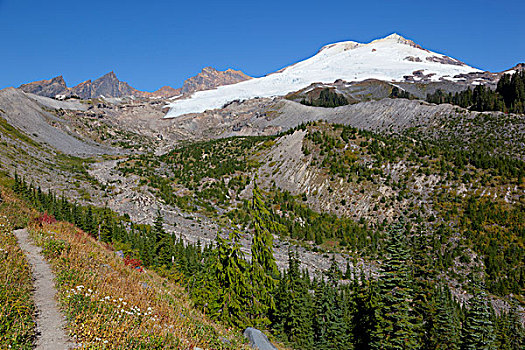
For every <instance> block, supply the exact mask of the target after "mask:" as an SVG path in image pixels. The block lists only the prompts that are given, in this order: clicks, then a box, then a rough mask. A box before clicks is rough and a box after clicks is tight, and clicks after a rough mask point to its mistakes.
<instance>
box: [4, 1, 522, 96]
mask: <svg viewBox="0 0 525 350" xmlns="http://www.w3.org/2000/svg"><path fill="white" fill-rule="evenodd" d="M524 5H525V4H524V3H523V0H516V1H514V0H512V1H510V0H509V1H504V0H503V1H487V0H477V1H471V0H467V1H462V0H459V1H458V0H456V1H451V0H441V1H362V0H361V1H351V0H346V1H335V0H334V1H319V0H318V1H285V0H281V1H274V0H264V1H249V0H245V1H226V0H225V1H188V0H185V1H159V0H149V1H144V0H142V1H136V0H127V1H121V0H105V1H99V0H93V1H79V0H77V1H71V0H68V1H62V0H49V1H40V0H32V1H29V0H0V33H1V34H0V38H1V47H2V49H1V50H0V88H4V87H7V86H18V85H20V84H22V83H25V82H29V81H34V80H41V79H49V78H51V77H54V76H57V75H63V76H64V78H65V80H66V82H67V84H68V86H73V85H75V84H78V83H79V82H81V81H84V80H87V79H95V78H97V77H99V76H101V75H103V74H105V73H107V72H109V71H111V70H113V71H115V73H116V74H117V76H118V77H119V79H121V80H124V81H127V82H129V83H130V84H131V85H132V86H134V87H136V88H137V89H140V90H148V91H152V90H155V89H157V88H160V87H161V86H163V85H171V86H173V87H179V86H181V85H182V82H183V81H184V79H186V78H188V77H190V76H193V75H195V74H197V73H198V72H199V71H200V70H201V69H202V68H203V67H205V66H213V67H215V68H217V69H227V68H230V67H231V68H235V69H241V70H242V71H244V72H245V73H247V74H249V75H251V76H262V75H265V74H268V73H271V72H273V71H275V70H277V69H280V68H282V67H284V66H287V65H289V64H291V63H294V62H297V61H300V60H302V59H305V58H307V57H309V56H312V55H313V54H315V53H316V52H317V50H318V49H319V48H320V47H321V46H323V45H325V44H328V43H332V42H337V41H343V40H354V41H360V42H368V41H370V40H373V39H375V38H378V37H384V36H386V35H388V34H390V33H392V32H397V33H399V34H401V35H403V36H405V37H406V38H409V39H412V40H414V41H415V42H416V43H418V44H420V45H422V46H423V47H425V48H428V49H431V50H433V51H437V52H440V53H444V54H447V55H450V56H452V57H455V58H458V59H460V60H462V61H464V62H466V63H468V64H470V65H472V66H474V67H477V68H481V69H486V70H490V71H501V70H504V69H507V68H510V67H512V66H514V65H515V64H516V63H518V62H525V24H524V23H525V21H524V20H523V13H524V12H525V6H524Z"/></svg>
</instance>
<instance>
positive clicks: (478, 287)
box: [461, 280, 496, 350]
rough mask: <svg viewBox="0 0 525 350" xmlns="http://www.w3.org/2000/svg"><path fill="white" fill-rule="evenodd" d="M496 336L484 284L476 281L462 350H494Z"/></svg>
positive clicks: (465, 325) (470, 301)
mask: <svg viewBox="0 0 525 350" xmlns="http://www.w3.org/2000/svg"><path fill="white" fill-rule="evenodd" d="M494 340H495V334H494V326H493V323H492V321H491V312H490V306H489V301H488V298H487V293H486V292H485V289H484V288H483V286H482V283H481V282H479V281H477V280H475V281H474V295H473V296H472V298H471V299H470V300H469V301H468V311H467V315H466V319H465V322H464V325H463V330H462V346H461V349H462V350H494V349H496V347H495V346H494Z"/></svg>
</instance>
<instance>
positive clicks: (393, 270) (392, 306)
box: [371, 222, 419, 350]
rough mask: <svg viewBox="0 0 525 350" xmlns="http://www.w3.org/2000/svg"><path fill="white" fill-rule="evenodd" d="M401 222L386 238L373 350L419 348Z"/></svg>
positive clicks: (373, 335)
mask: <svg viewBox="0 0 525 350" xmlns="http://www.w3.org/2000/svg"><path fill="white" fill-rule="evenodd" d="M403 226H404V225H403V223H402V222H398V223H396V224H395V225H393V226H392V227H391V228H390V229H389V231H388V236H387V243H386V244H387V246H386V252H387V255H386V258H385V260H384V262H383V264H382V272H381V275H380V277H379V291H380V295H379V296H380V305H379V308H378V310H377V314H376V315H377V320H378V322H377V325H376V327H375V329H374V330H373V332H372V336H371V338H372V342H371V348H372V349H381V350H389V349H392V350H394V349H399V350H401V349H418V348H419V339H418V334H417V333H416V330H415V328H416V322H415V320H414V317H413V315H412V311H411V309H412V307H411V301H412V299H413V290H412V280H411V279H412V276H411V274H410V270H409V267H408V263H409V261H410V255H409V251H408V249H407V248H406V243H405V234H406V232H405V230H404V227H403Z"/></svg>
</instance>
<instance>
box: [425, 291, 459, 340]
mask: <svg viewBox="0 0 525 350" xmlns="http://www.w3.org/2000/svg"><path fill="white" fill-rule="evenodd" d="M435 298H436V304H437V305H438V307H437V312H436V315H435V319H434V322H433V324H432V328H431V329H430V330H429V342H428V345H427V346H428V348H429V349H436V350H459V349H460V327H461V325H460V322H459V317H458V315H457V312H456V309H455V307H454V301H453V300H452V297H451V295H450V291H449V290H448V287H447V286H439V287H438V288H436V297H435Z"/></svg>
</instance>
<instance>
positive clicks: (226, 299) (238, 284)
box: [210, 232, 251, 328]
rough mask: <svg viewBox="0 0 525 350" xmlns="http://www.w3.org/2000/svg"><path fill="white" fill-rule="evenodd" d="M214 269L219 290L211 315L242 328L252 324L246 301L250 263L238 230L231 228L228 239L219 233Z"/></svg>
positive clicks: (211, 306)
mask: <svg viewBox="0 0 525 350" xmlns="http://www.w3.org/2000/svg"><path fill="white" fill-rule="evenodd" d="M212 271H213V272H214V273H215V274H216V276H217V286H218V290H217V294H216V295H215V298H214V299H213V300H212V301H211V302H210V314H211V316H212V317H214V318H216V319H219V320H221V321H222V322H224V323H226V324H230V325H233V326H235V327H238V328H244V327H246V326H247V325H251V323H250V319H249V317H248V312H247V308H248V307H249V305H247V304H246V300H249V296H250V295H251V285H250V283H249V276H248V274H249V267H248V264H247V263H246V260H244V256H243V254H242V251H241V247H240V244H239V233H238V232H231V233H230V234H229V238H228V240H225V239H223V238H221V237H220V235H217V258H216V261H215V264H214V266H213V269H212Z"/></svg>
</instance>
